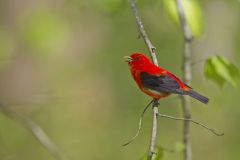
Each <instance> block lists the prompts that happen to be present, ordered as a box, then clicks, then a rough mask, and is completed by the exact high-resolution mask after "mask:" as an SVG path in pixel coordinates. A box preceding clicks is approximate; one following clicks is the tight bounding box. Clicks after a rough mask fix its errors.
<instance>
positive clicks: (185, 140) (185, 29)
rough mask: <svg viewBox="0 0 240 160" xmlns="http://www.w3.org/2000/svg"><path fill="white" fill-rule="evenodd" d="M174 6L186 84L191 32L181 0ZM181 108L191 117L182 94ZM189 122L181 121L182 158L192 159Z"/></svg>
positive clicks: (189, 71) (189, 73) (188, 101)
mask: <svg viewBox="0 0 240 160" xmlns="http://www.w3.org/2000/svg"><path fill="white" fill-rule="evenodd" d="M176 6H177V11H178V16H179V20H180V24H181V26H182V32H183V36H184V52H183V81H184V83H186V84H188V85H189V84H190V83H191V80H192V71H191V70H192V68H191V42H192V39H193V38H192V33H191V31H190V29H189V26H188V25H187V22H186V19H185V15H184V10H183V5H182V0H176ZM182 110H183V116H184V118H186V119H190V118H191V113H190V99H189V97H188V96H182ZM189 125H190V122H189V121H184V122H183V143H184V145H185V149H184V160H192V149H191V140H190V128H189V127H190V126H189Z"/></svg>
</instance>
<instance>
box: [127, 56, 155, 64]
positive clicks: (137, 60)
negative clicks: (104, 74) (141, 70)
mask: <svg viewBox="0 0 240 160" xmlns="http://www.w3.org/2000/svg"><path fill="white" fill-rule="evenodd" d="M124 58H125V60H126V62H128V65H129V66H143V65H144V64H149V63H151V62H150V60H149V59H148V58H147V57H146V56H145V55H144V54H142V53H133V54H132V55H130V56H124Z"/></svg>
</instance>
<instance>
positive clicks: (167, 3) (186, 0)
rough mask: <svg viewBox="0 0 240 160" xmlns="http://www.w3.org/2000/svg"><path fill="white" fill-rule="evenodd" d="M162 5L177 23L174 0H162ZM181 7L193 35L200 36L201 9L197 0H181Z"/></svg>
mask: <svg viewBox="0 0 240 160" xmlns="http://www.w3.org/2000/svg"><path fill="white" fill-rule="evenodd" d="M163 2H164V7H165V10H166V11H167V13H168V15H169V16H170V17H171V19H172V20H173V21H174V22H175V23H177V25H178V26H179V27H180V25H179V16H178V14H177V7H176V2H175V0H164V1H163ZM182 3H183V9H184V13H185V17H186V21H187V23H188V26H189V27H190V29H191V32H192V34H193V36H194V37H197V36H200V35H201V33H202V27H203V22H202V11H201V7H200V4H199V2H198V0H182Z"/></svg>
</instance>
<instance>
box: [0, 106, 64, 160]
mask: <svg viewBox="0 0 240 160" xmlns="http://www.w3.org/2000/svg"><path fill="white" fill-rule="evenodd" d="M0 110H1V112H2V113H3V114H4V115H6V116H7V117H9V118H10V119H13V120H15V121H16V122H18V123H20V124H21V125H22V126H23V127H24V128H26V129H27V130H29V132H31V133H32V135H33V136H34V137H35V138H36V139H37V140H38V141H39V142H40V143H41V144H42V146H43V147H44V148H45V149H46V150H47V151H48V152H49V153H50V154H51V155H52V156H53V157H54V158H55V160H67V158H66V157H65V156H64V155H63V154H62V152H61V151H60V150H59V149H58V147H57V146H56V145H55V144H54V143H53V142H52V140H51V139H50V138H49V137H48V136H47V134H46V133H45V132H44V131H43V129H42V128H41V127H40V126H39V125H38V124H36V123H35V122H33V121H32V120H31V119H29V118H27V117H25V116H22V115H20V114H18V113H16V112H15V111H13V110H11V109H10V108H8V107H7V106H4V105H1V106H0Z"/></svg>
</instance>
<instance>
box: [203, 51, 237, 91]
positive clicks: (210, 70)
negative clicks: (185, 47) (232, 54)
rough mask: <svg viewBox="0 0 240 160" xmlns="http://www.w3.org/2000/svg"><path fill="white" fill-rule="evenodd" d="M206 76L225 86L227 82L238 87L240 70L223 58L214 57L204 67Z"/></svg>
mask: <svg viewBox="0 0 240 160" xmlns="http://www.w3.org/2000/svg"><path fill="white" fill-rule="evenodd" d="M204 72H205V76H206V77H207V78H208V79H210V80H213V81H214V82H216V83H217V84H218V85H220V86H223V85H224V84H225V83H226V82H228V83H230V84H231V85H232V86H234V87H236V86H237V81H238V80H239V79H240V71H239V69H238V68H237V67H236V66H235V65H234V64H233V63H231V62H229V61H228V60H227V59H226V58H225V57H223V56H214V57H210V58H209V59H207V60H206V62H205V65H204Z"/></svg>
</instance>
